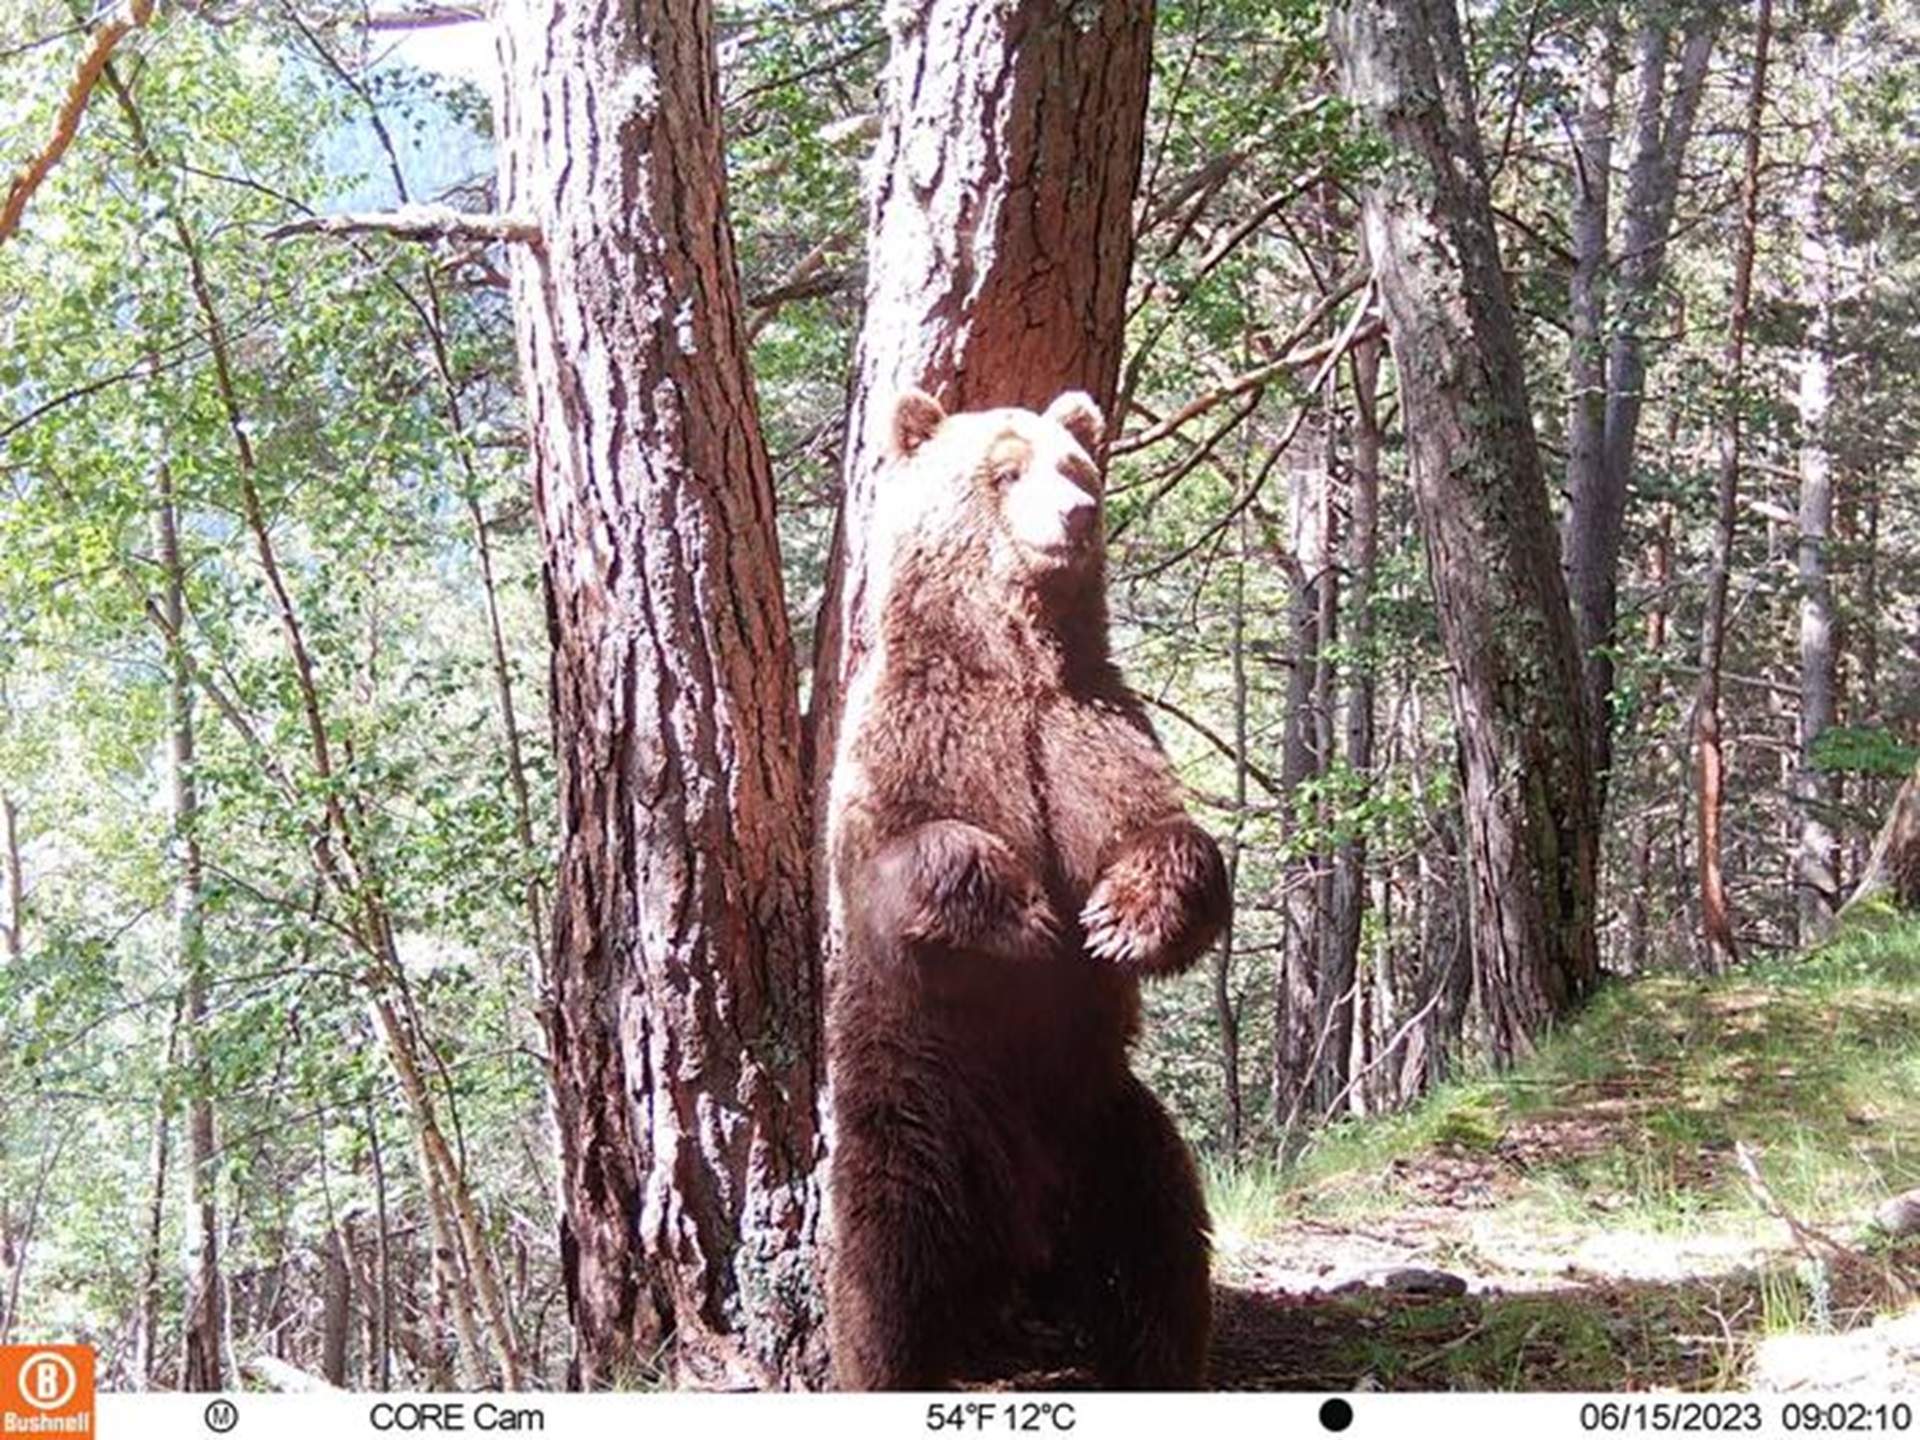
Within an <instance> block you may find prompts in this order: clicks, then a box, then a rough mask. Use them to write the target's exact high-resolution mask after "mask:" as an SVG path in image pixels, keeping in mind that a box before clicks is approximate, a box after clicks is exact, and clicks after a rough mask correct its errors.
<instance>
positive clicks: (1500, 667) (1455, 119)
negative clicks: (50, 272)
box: [1331, 0, 1598, 1061]
mask: <svg viewBox="0 0 1920 1440" xmlns="http://www.w3.org/2000/svg"><path fill="white" fill-rule="evenodd" d="M1331 29H1332V35H1333V42H1334V50H1335V53H1336V55H1337V56H1338V59H1339V69H1340V81H1341V88H1342V90H1343V91H1344V93H1345V95H1346V97H1347V98H1348V99H1349V100H1350V101H1351V102H1353V103H1354V105H1355V106H1356V107H1357V108H1358V109H1359V111H1360V113H1361V114H1362V115H1363V116H1364V117H1366V118H1367V119H1369V120H1370V121H1371V122H1372V123H1373V125H1374V126H1375V127H1376V128H1378V129H1379V130H1380V131H1382V132H1383V133H1384V135H1385V137H1386V139H1387V141H1388V143H1389V145H1390V146H1391V147H1392V151H1393V157H1392V159H1391V160H1390V161H1389V162H1388V163H1387V164H1386V165H1385V166H1384V167H1383V168H1382V170H1381V171H1380V173H1379V174H1378V176H1377V177H1376V178H1375V179H1374V180H1373V181H1372V182H1371V183H1369V184H1368V186H1367V187H1366V191H1365V217H1366V218H1365V223H1366V234H1367V242H1368V248H1369V251H1370V253H1371V255H1372V257H1373V262H1374V266H1375V270H1376V275H1377V277H1378V282H1379V287H1380V298H1381V302H1382V305H1383V308H1384V309H1385V312H1386V317H1387V328H1388V333H1389V339H1390V344H1391V348H1392V353H1393V358H1394V368H1395V370H1396V372H1397V373H1398V375H1399V378H1400V385H1401V392H1402V396H1403V402H1402V403H1403V407H1404V412H1405V415H1406V429H1407V435H1408V437H1409V451H1410V456H1411V462H1412V472H1413V489H1414V502H1415V506H1416V508H1417V510H1418V512H1419V515H1420V521H1421V527H1422V529H1423V531H1424V533H1425V538H1426V549H1427V563H1428V575H1429V579H1430V582H1431V584H1432V587H1433V592H1434V599H1435V602H1436V605H1437V607H1438V613H1439V620H1440V631H1441V639H1442V643H1443V644H1444V646H1445V649H1446V653H1447V658H1448V661H1449V664H1450V674H1449V685H1450V689H1451V694H1452V702H1453V712H1454V722H1455V727H1456V730H1457V733H1458V741H1459V753H1460V760H1461V765H1462V770H1463V774H1464V781H1465V785H1464V820H1465V824H1466V844H1465V850H1466V854H1467V862H1468V864H1467V870H1468V875H1469V877H1470V881H1471V891H1470V894H1471V916H1472V920H1471V924H1472V931H1473V943H1472V955H1473V964H1474V967H1475V972H1474V973H1475V981H1476V985H1477V989H1478V996H1479V1002H1480V1010H1481V1015H1482V1020H1483V1022H1484V1025H1485V1030H1486V1039H1487V1043H1488V1051H1489V1053H1490V1054H1491V1055H1492V1056H1493V1057H1494V1058H1495V1059H1496V1060H1498V1061H1509V1060H1511V1059H1513V1058H1514V1057H1515V1056H1517V1055H1520V1054H1522V1053H1525V1052H1526V1051H1527V1050H1528V1049H1530V1048H1531V1044H1532V1039H1533V1037H1534V1036H1535V1035H1536V1034H1537V1033H1538V1032H1539V1031H1540V1029H1541V1028H1542V1027H1543V1026H1544V1025H1545V1024H1546V1023H1547V1021H1548V1020H1549V1019H1550V1018H1551V1017H1552V1016H1553V1015H1554V1014H1556V1013H1557V1012H1559V1011H1562V1010H1564V1009H1566V1008H1567V1007H1569V1006H1570V1005H1572V1004H1573V1003H1574V1002H1576V1001H1577V1000H1579V999H1580V998H1581V997H1582V996H1584V995H1585V994H1586V993H1587V992H1588V990H1589V989H1590V988H1591V986H1592V985H1593V983H1594V981H1595V979H1596V977H1597V973H1598V961H1597V953H1596V947H1595V940H1594V867H1595V858H1596V851H1597V836H1596V833H1595V825H1594V818H1593V810H1592V786H1591V778H1592V777H1591V761H1592V752H1591V749H1590V742H1589V739H1588V734H1587V725H1586V715H1585V707H1584V706H1583V705H1582V704H1580V703H1579V698H1578V697H1579V696H1580V694H1581V688H1580V687H1581V676H1580V658H1579V651H1578V648H1577V646H1576V643H1575V639H1574V629H1573V620H1572V616H1571V614H1570V612H1569V610H1568V603H1567V588H1566V581H1565V578H1564V576H1563V575H1562V573H1561V568H1560V547H1559V544H1558V542H1557V540H1556V537H1555V534H1554V528H1553V520H1552V516H1551V514H1550V513H1549V510H1548V503H1547V489H1546V482H1545V477H1544V475H1543V474H1542V470H1541V464H1540V453H1539V449H1538V447H1537V445H1536V443H1535V439H1534V434H1533V419H1532V412H1531V410H1530V408H1529V405H1528V400H1527V393H1526V380H1525V376H1524V374H1523V372H1522V369H1521V359H1520V350H1519V341H1518V332H1517V330H1516V327H1515V324H1514V318H1513V310H1512V306H1511V303H1510V301H1509V298H1508V294H1507V282H1506V276H1505V274H1504V273H1503V271H1502V270H1501V266H1500V254H1499V248H1498V243H1497V241H1496V238H1495V235H1494V227H1493V215H1492V209H1491V205H1490V202H1489V198H1488V194H1487V184H1486V164H1485V159H1484V155H1483V152H1482V149H1481V144H1480V136H1479V130H1478V127H1477V124H1476V122H1475V119H1474V106H1473V98H1472V95H1471V93H1470V86H1469V81H1468V75H1467V65H1466V57H1465V54H1464V52H1463V50H1462V47H1461V41H1460V28H1459V17H1458V15H1457V14H1456V12H1455V10H1454V7H1453V3H1452V0H1358V3H1350V4H1346V5H1343V6H1341V7H1340V8H1338V9H1337V10H1336V11H1335V12H1334V14H1333V17H1332V21H1331Z"/></svg>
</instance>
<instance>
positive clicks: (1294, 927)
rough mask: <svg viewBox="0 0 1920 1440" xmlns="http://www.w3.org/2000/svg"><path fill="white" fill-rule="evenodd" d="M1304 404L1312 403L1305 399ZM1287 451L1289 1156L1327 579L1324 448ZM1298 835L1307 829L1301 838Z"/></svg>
mask: <svg viewBox="0 0 1920 1440" xmlns="http://www.w3.org/2000/svg"><path fill="white" fill-rule="evenodd" d="M1307 403H1312V402H1307ZM1301 438H1302V440H1303V442H1306V443H1301V444H1299V445H1297V446H1295V447H1293V448H1291V449H1290V451H1289V454H1288V456H1287V467H1286V468H1287V474H1288V478H1289V480H1290V482H1291V483H1290V486H1289V491H1290V493H1289V496H1288V510H1289V514H1290V517H1291V526H1290V529H1291V534H1290V535H1289V537H1288V541H1289V543H1288V564H1289V570H1290V574H1289V577H1288V578H1289V584H1290V587H1291V591H1292V594H1291V597H1290V599H1289V601H1288V607H1287V612H1288V613H1287V629H1288V632H1289V638H1288V644H1287V701H1286V712H1285V720H1284V728H1283V730H1282V738H1281V758H1280V788H1281V791H1282V793H1283V794H1285V795H1286V796H1287V815H1286V821H1285V825H1286V829H1285V845H1286V852H1285V853H1286V860H1285V863H1284V864H1283V865H1282V866H1281V871H1280V886H1281V895H1280V908H1281V917H1282V926H1283V928H1282V931H1281V937H1280V938H1281V943H1280V951H1279V968H1278V971H1277V973H1276V974H1275V976H1274V997H1273V998H1274V1017H1273V1119H1274V1125H1275V1128H1276V1131H1277V1133H1278V1135H1279V1137H1280V1151H1281V1158H1282V1159H1290V1158H1291V1157H1292V1155H1293V1153H1294V1152H1295V1151H1296V1150H1297V1149H1298V1148H1299V1146H1300V1144H1301V1143H1302V1141H1303V1140H1304V1138H1305V1137H1304V1123H1303V1122H1305V1121H1307V1120H1309V1119H1311V1118H1312V1113H1313V1108H1314V1101H1315V1098H1316V1096H1315V1085H1314V1079H1315V1072H1316V1071H1317V1070H1318V1068H1319V1058H1320V1053H1321V1050H1322V1045H1321V1039H1322V1032H1321V1030H1320V1028H1319V1023H1318V1022H1319V1021H1320V1019H1321V1018H1322V1013H1323V1010H1324V1002H1323V1000H1322V997H1321V995H1320V988H1321V985H1322V983H1323V975H1322V963H1323V962H1322V956H1321V946H1320V942H1321V939H1322V936H1323V934H1324V930H1323V926H1322V916H1321V909H1320V883H1319V876H1320V864H1321V859H1322V854H1321V851H1320V849H1319V848H1318V838H1317V837H1318V834H1319V832H1320V830H1321V828H1322V827H1321V823H1320V817H1319V815H1318V814H1317V813H1316V811H1317V805H1312V806H1310V805H1309V802H1308V801H1307V800H1306V798H1305V797H1306V796H1308V795H1316V794H1318V793H1319V790H1320V788H1321V787H1318V786H1313V787H1311V788H1309V782H1311V781H1313V780H1315V779H1317V778H1318V777H1319V775H1320V774H1321V755H1320V750H1319V744H1318V738H1319V737H1318V730H1319V722H1318V719H1317V712H1318V710H1319V707H1320V706H1321V704H1322V702H1323V699H1324V696H1323V695H1322V693H1321V692H1320V689H1319V679H1320V673H1321V666H1320V654H1321V643H1322V642H1321V634H1320V621H1321V610H1322V607H1321V604H1320V591H1321V587H1322V586H1324V585H1325V584H1327V583H1328V582H1329V579H1330V575H1329V566H1328V560H1329V558H1330V557H1329V555H1328V553H1327V545H1326V542H1327V536H1326V532H1325V529H1324V522H1325V519H1326V506H1325V503H1324V500H1325V495H1326V487H1327V472H1326V460H1325V453H1324V445H1323V444H1314V443H1311V442H1312V440H1313V439H1314V438H1316V437H1314V436H1303V437H1301ZM1302 831H1305V832H1306V837H1305V838H1303V836H1302V833H1301V832H1302Z"/></svg>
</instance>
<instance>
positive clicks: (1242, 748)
mask: <svg viewBox="0 0 1920 1440" xmlns="http://www.w3.org/2000/svg"><path fill="white" fill-rule="evenodd" d="M1243 468H1244V467H1243ZM1242 483H1243V484H1244V483H1246V477H1245V475H1244V474H1243V475H1242ZM1247 525H1248V519H1247V516H1246V515H1245V514H1244V513H1243V514H1242V515H1241V517H1240V524H1239V526H1238V527H1237V528H1238V537H1239V553H1238V555H1237V556H1236V557H1235V559H1236V562H1237V563H1236V564H1235V565H1234V569H1233V632H1232V633H1233V639H1232V665H1233V832H1232V834H1230V835H1229V836H1228V837H1227V844H1226V859H1227V893H1228V894H1230V895H1232V894H1238V893H1239V892H1238V888H1237V887H1238V885H1239V883H1240V855H1241V837H1242V835H1243V833H1244V832H1245V830H1246V820H1247V739H1248V736H1247V721H1248V714H1247V702H1248V698H1249V697H1248V684H1247V549H1248V547H1247ZM1238 938H1239V934H1238V931H1237V930H1236V929H1235V927H1234V918H1233V911H1232V910H1231V909H1229V911H1228V913H1227V923H1226V928H1225V929H1224V930H1222V931H1221V933H1220V948H1219V950H1218V951H1217V952H1216V953H1215V955H1214V957H1213V1018H1214V1025H1215V1026H1216V1027H1217V1028H1218V1030H1219V1032H1220V1079H1221V1098H1222V1099H1223V1100H1224V1102H1225V1105H1226V1113H1227V1124H1226V1141H1227V1154H1228V1156H1229V1157H1230V1158H1232V1159H1233V1160H1235V1161H1238V1159H1239V1157H1240V1151H1241V1148H1242V1146H1243V1145H1244V1144H1245V1142H1246V1104H1245V1100H1244V1098H1243V1096H1242V1095H1241V1090H1240V1009H1239V1006H1238V1005H1237V1004H1235V1003H1234V996H1233V964H1234V947H1235V944H1236V942H1237V940H1238Z"/></svg>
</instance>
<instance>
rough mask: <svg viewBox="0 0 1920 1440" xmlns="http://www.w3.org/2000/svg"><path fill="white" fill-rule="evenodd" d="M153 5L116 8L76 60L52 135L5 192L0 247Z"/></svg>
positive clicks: (132, 2) (134, 1)
mask: <svg viewBox="0 0 1920 1440" xmlns="http://www.w3.org/2000/svg"><path fill="white" fill-rule="evenodd" d="M153 3H154V0H127V5H126V8H125V9H124V10H121V9H116V10H115V11H114V12H113V13H112V14H111V15H109V16H108V17H107V18H106V19H105V20H104V21H102V22H101V24H100V28H99V29H97V30H95V31H94V32H93V39H92V41H91V43H89V44H88V46H87V52H86V54H84V55H82V56H81V57H80V67H79V69H77V70H76V71H74V75H73V80H72V83H70V84H69V85H68V86H67V98H66V99H65V100H63V101H62V102H61V103H60V113H59V114H58V115H56V116H55V117H54V121H53V135H52V136H51V138H49V139H48V141H47V143H46V145H45V146H44V147H42V149H41V151H40V153H39V154H38V155H36V156H34V157H33V159H31V160H30V161H28V162H27V165H26V168H25V169H23V170H21V172H20V173H19V174H18V175H16V176H14V178H13V184H12V185H11V186H9V187H8V189H7V203H6V205H5V206H4V207H3V208H0V245H4V244H5V243H6V242H7V240H8V239H10V238H11V237H12V235H13V232H14V231H15V230H17V229H19V228H20V217H21V216H22V215H24V214H26V210H27V202H28V201H29V200H31V199H32V198H33V192H34V191H36V190H38V189H39V188H40V185H41V182H42V181H44V180H45V179H46V178H47V176H48V175H50V174H51V173H52V172H53V167H54V166H56V165H58V164H59V163H60V157H61V156H62V155H64V154H66V153H67V146H69V145H71V144H72V143H73V137H74V136H75V135H77V134H79V133H80V117H81V116H83V115H84V114H86V110H87V98H88V97H89V96H90V95H92V94H93V87H94V85H95V84H96V83H97V82H98V81H99V79H100V72H101V71H102V70H104V69H106V68H107V61H109V60H111V59H112V58H113V50H114V47H115V46H116V45H118V44H119V43H120V42H121V40H123V39H124V38H126V36H127V35H128V34H129V33H130V32H132V31H134V30H138V29H139V28H140V27H141V26H143V25H145V24H146V23H147V21H148V20H149V19H150V18H152V16H153Z"/></svg>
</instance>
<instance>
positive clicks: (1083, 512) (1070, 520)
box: [1064, 501, 1100, 545]
mask: <svg viewBox="0 0 1920 1440" xmlns="http://www.w3.org/2000/svg"><path fill="white" fill-rule="evenodd" d="M1099 515H1100V507H1099V506H1097V505H1095V504H1094V503H1093V502H1091V501H1088V502H1086V503H1085V504H1081V505H1075V506H1073V507H1072V508H1071V509H1070V510H1068V511H1067V513H1066V515H1065V517H1064V523H1065V525H1066V531H1067V539H1068V540H1069V541H1071V542H1072V543H1073V544H1075V545H1084V544H1086V543H1087V541H1089V540H1091V539H1092V538H1093V525H1094V521H1095V520H1097V519H1098V518H1099Z"/></svg>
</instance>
